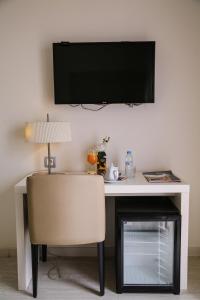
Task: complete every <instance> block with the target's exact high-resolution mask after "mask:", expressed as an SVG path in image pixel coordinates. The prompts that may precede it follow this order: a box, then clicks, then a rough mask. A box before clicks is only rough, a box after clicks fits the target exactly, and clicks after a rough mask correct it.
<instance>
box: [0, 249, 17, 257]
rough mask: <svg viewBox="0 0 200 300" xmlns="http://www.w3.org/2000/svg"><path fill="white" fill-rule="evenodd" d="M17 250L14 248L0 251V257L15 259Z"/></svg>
mask: <svg viewBox="0 0 200 300" xmlns="http://www.w3.org/2000/svg"><path fill="white" fill-rule="evenodd" d="M16 256H17V250H16V249H15V248H10V249H0V257H16Z"/></svg>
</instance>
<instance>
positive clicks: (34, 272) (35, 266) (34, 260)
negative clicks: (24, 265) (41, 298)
mask: <svg viewBox="0 0 200 300" xmlns="http://www.w3.org/2000/svg"><path fill="white" fill-rule="evenodd" d="M31 253H32V277H33V297H34V298H37V281H38V245H33V244H31Z"/></svg>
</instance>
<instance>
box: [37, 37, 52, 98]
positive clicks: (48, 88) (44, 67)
mask: <svg viewBox="0 0 200 300" xmlns="http://www.w3.org/2000/svg"><path fill="white" fill-rule="evenodd" d="M52 47H53V46H52V43H49V45H48V46H47V47H45V48H42V49H41V64H40V66H41V70H40V71H41V87H42V91H43V99H44V101H45V102H46V104H52V103H54V100H53V99H54V88H53V87H54V84H53V49H52Z"/></svg>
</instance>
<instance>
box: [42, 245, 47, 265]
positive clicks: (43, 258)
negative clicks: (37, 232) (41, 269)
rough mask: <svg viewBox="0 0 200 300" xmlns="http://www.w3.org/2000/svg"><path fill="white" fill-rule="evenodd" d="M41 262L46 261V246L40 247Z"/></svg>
mask: <svg viewBox="0 0 200 300" xmlns="http://www.w3.org/2000/svg"><path fill="white" fill-rule="evenodd" d="M42 261H43V262H46V261H47V245H42Z"/></svg>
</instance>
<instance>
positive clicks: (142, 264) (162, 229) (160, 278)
mask: <svg viewBox="0 0 200 300" xmlns="http://www.w3.org/2000/svg"><path fill="white" fill-rule="evenodd" d="M123 236H124V240H123V251H124V255H123V276H124V280H123V281H124V282H123V283H124V284H127V285H128V284H131V285H133V284H136V285H139V284H142V285H145V284H148V285H151V284H152V285H170V284H173V264H174V261H173V259H174V258H173V254H174V222H173V221H152V222H146V221H143V222H137V221H135V222H125V221H124V222H123Z"/></svg>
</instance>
